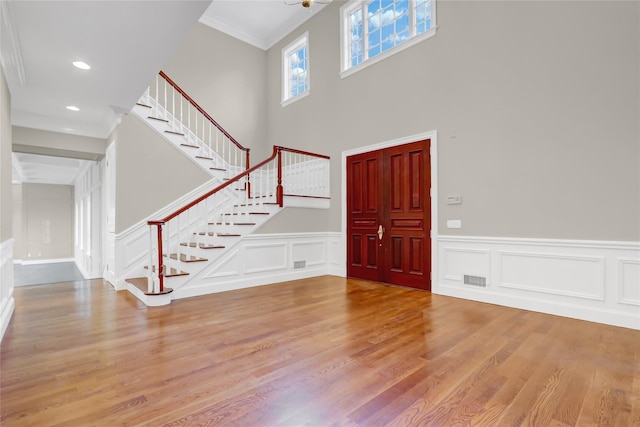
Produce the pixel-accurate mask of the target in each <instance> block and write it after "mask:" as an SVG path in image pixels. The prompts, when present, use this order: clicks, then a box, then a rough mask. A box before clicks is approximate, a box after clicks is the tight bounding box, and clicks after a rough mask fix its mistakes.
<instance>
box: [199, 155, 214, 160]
mask: <svg viewBox="0 0 640 427" xmlns="http://www.w3.org/2000/svg"><path fill="white" fill-rule="evenodd" d="M196 159H204V160H213V157H207V156H196Z"/></svg>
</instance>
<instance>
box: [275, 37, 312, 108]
mask: <svg viewBox="0 0 640 427" xmlns="http://www.w3.org/2000/svg"><path fill="white" fill-rule="evenodd" d="M303 47H304V48H306V57H305V61H306V65H305V66H306V68H305V69H304V71H305V72H306V82H305V83H306V84H305V91H304V92H302V93H299V94H297V95H294V96H292V95H291V94H290V89H291V74H290V70H291V63H290V61H289V58H290V56H291V54H292V53H293V52H295V51H298V50H300V49H302V48H303ZM310 56H311V49H310V48H309V31H305V32H304V33H303V34H302V35H300V36H299V37H297V38H296V39H295V40H294V41H292V42H291V43H289V44H288V45H286V46H285V47H283V48H282V50H281V61H282V62H281V65H282V70H281V75H280V77H281V78H280V82H281V88H282V93H281V94H282V98H281V102H280V105H282V107H286V106H287V105H290V104H292V103H293V102H295V101H298V100H300V99H302V98H305V97H306V96H308V95H309V93H310V92H311V60H310V59H311V58H310Z"/></svg>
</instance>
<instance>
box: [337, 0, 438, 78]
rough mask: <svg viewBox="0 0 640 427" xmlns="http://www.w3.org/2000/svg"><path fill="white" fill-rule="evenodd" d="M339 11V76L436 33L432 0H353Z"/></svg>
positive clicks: (343, 75)
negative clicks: (340, 71) (340, 61)
mask: <svg viewBox="0 0 640 427" xmlns="http://www.w3.org/2000/svg"><path fill="white" fill-rule="evenodd" d="M340 14H341V19H342V32H341V37H342V77H346V76H348V75H350V74H352V73H353V72H355V71H357V70H359V69H362V68H364V67H366V66H368V65H370V64H372V63H375V62H377V61H379V60H382V59H384V58H386V57H388V56H390V55H392V54H393V53H395V52H399V51H400V50H402V49H405V48H407V47H409V46H412V45H414V44H415V43H418V42H420V41H422V40H426V39H428V38H430V37H432V36H433V35H435V32H436V14H435V0H368V1H361V0H360V1H359V0H352V1H350V2H349V3H347V4H346V5H344V6H343V7H342V9H341V11H340Z"/></svg>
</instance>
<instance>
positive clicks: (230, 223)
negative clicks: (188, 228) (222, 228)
mask: <svg viewBox="0 0 640 427" xmlns="http://www.w3.org/2000/svg"><path fill="white" fill-rule="evenodd" d="M209 225H256V223H255V222H210V223H209Z"/></svg>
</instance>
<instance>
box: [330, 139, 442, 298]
mask: <svg viewBox="0 0 640 427" xmlns="http://www.w3.org/2000/svg"><path fill="white" fill-rule="evenodd" d="M425 139H430V140H431V144H430V145H431V147H430V156H429V158H430V165H429V169H430V172H431V266H430V268H431V292H434V293H437V288H438V283H437V278H438V259H439V257H438V252H437V237H438V191H437V189H438V132H437V130H432V131H428V132H424V133H420V134H416V135H410V136H406V137H402V138H398V139H394V140H390V141H385V142H380V143H377V144H372V145H367V146H363V147H358V148H354V149H351V150H346V151H343V152H342V158H341V167H340V171H341V172H340V173H341V180H340V182H341V190H342V196H341V202H342V204H341V206H342V208H341V211H342V212H341V224H342V227H341V231H342V242H341V247H342V250H343V251H344V256H343V259H345V260H346V251H347V157H349V156H352V155H355V154H361V153H366V152H369V151H377V150H381V149H384V148H389V147H395V146H398V145H405V144H408V143H411V142H415V141H421V140H425ZM346 264H347V263H346V262H344V263H343V265H342V266H341V275H342V276H343V277H346V276H347V265H346Z"/></svg>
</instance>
